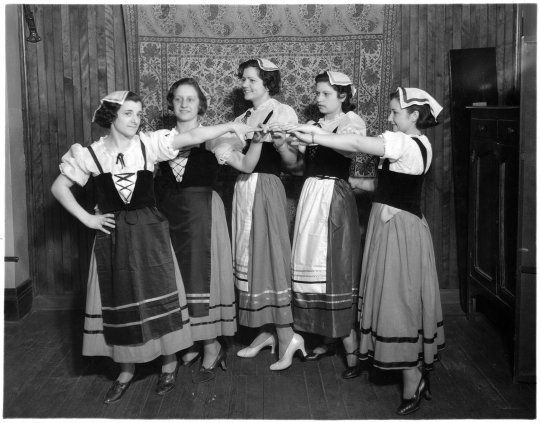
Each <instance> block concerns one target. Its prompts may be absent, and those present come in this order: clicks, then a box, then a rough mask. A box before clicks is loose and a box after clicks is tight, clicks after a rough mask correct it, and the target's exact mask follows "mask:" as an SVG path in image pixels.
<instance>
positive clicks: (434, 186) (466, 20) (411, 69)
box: [393, 4, 519, 288]
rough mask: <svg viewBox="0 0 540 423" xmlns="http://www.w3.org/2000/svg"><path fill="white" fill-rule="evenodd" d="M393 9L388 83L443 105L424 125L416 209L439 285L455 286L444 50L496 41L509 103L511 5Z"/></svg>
mask: <svg viewBox="0 0 540 423" xmlns="http://www.w3.org/2000/svg"><path fill="white" fill-rule="evenodd" d="M398 9H399V10H398V13H397V28H396V40H395V50H394V69H393V75H394V76H393V81H394V86H395V87H398V86H402V87H417V88H421V89H423V90H426V91H427V92H428V93H430V94H431V95H432V96H433V97H434V98H435V99H436V100H437V101H438V102H439V103H440V104H441V105H442V106H443V107H444V109H443V112H442V118H443V120H442V123H441V124H440V125H438V126H436V127H435V128H430V129H428V130H427V136H428V138H429V139H430V141H431V144H432V147H433V164H432V168H431V171H430V172H429V174H428V176H427V177H426V181H425V183H424V191H423V197H422V209H423V211H424V213H425V216H426V219H427V221H428V223H429V226H430V230H431V234H432V237H433V244H434V248H435V256H436V260H437V270H438V274H439V284H440V287H441V288H457V287H458V285H459V281H458V269H457V250H456V230H455V211H454V193H453V182H452V139H451V125H450V98H449V93H450V91H449V63H448V60H449V59H448V57H449V55H448V52H449V50H454V49H465V48H478V47H496V51H497V86H498V91H499V105H515V104H516V102H517V99H516V86H515V80H516V73H515V55H516V50H515V48H516V27H515V21H516V5H515V4H489V5H488V4H446V5H444V4H442V5H434V4H420V5H401V6H400V7H399V8H398ZM518 104H519V103H518Z"/></svg>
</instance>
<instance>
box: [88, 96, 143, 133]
mask: <svg viewBox="0 0 540 423" xmlns="http://www.w3.org/2000/svg"><path fill="white" fill-rule="evenodd" d="M126 101H134V102H135V103H141V104H142V106H143V107H144V102H143V101H142V98H141V97H140V96H139V94H135V93H134V92H131V91H129V92H128V94H127V96H126V98H125V99H124V102H126ZM120 107H122V105H121V104H119V103H113V102H111V101H104V102H103V103H101V106H100V107H99V109H97V110H96V114H95V115H94V122H95V123H97V124H98V125H99V126H101V127H102V128H110V127H111V124H112V123H113V122H114V121H115V120H116V118H117V117H118V110H120Z"/></svg>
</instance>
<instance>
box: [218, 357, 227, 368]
mask: <svg viewBox="0 0 540 423" xmlns="http://www.w3.org/2000/svg"><path fill="white" fill-rule="evenodd" d="M219 364H220V365H221V370H223V371H225V370H227V359H224V360H223V361H222V362H221V363H219Z"/></svg>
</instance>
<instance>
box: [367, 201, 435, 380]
mask: <svg viewBox="0 0 540 423" xmlns="http://www.w3.org/2000/svg"><path fill="white" fill-rule="evenodd" d="M384 208H385V205H383V204H380V203H373V208H372V211H371V215H370V219H369V225H368V229H367V235H366V244H365V247H364V248H365V250H364V258H363V266H362V275H361V278H360V301H359V317H360V326H361V333H360V357H361V359H367V358H368V357H372V358H373V365H374V366H376V367H379V368H381V369H408V368H413V367H417V366H419V365H421V364H423V365H424V366H425V368H426V369H428V370H429V369H431V368H432V367H433V362H434V361H436V360H437V359H438V354H437V353H438V351H439V350H441V349H443V348H444V346H445V344H444V342H445V341H444V330H443V316H442V308H441V300H440V293H439V282H438V278H437V270H436V266H435V255H434V251H433V242H432V239H431V234H430V231H429V227H428V225H427V222H426V220H425V218H422V219H419V218H418V217H417V216H415V215H413V214H411V213H408V212H406V211H400V212H398V213H397V214H396V215H394V216H393V217H392V218H391V219H390V220H388V221H386V222H385V221H384V220H383V218H382V214H383V210H384Z"/></svg>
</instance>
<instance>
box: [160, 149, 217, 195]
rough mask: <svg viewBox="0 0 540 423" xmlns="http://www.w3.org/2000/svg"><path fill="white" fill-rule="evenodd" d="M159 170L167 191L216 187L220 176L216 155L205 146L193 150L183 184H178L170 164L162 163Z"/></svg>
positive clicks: (188, 160) (188, 159) (183, 177)
mask: <svg viewBox="0 0 540 423" xmlns="http://www.w3.org/2000/svg"><path fill="white" fill-rule="evenodd" d="M159 168H160V170H161V175H162V177H163V179H164V180H165V185H166V187H167V189H173V190H174V189H176V188H189V187H214V186H215V185H216V183H217V180H218V175H219V163H218V161H217V160H216V157H215V156H214V153H212V152H211V151H208V150H207V149H206V148H205V144H202V145H201V146H200V147H194V148H192V149H191V151H190V153H189V156H188V158H187V164H186V169H185V171H184V175H183V176H182V182H180V183H178V181H177V180H176V178H175V176H174V172H173V170H172V169H171V166H170V165H169V162H161V163H160V164H159Z"/></svg>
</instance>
